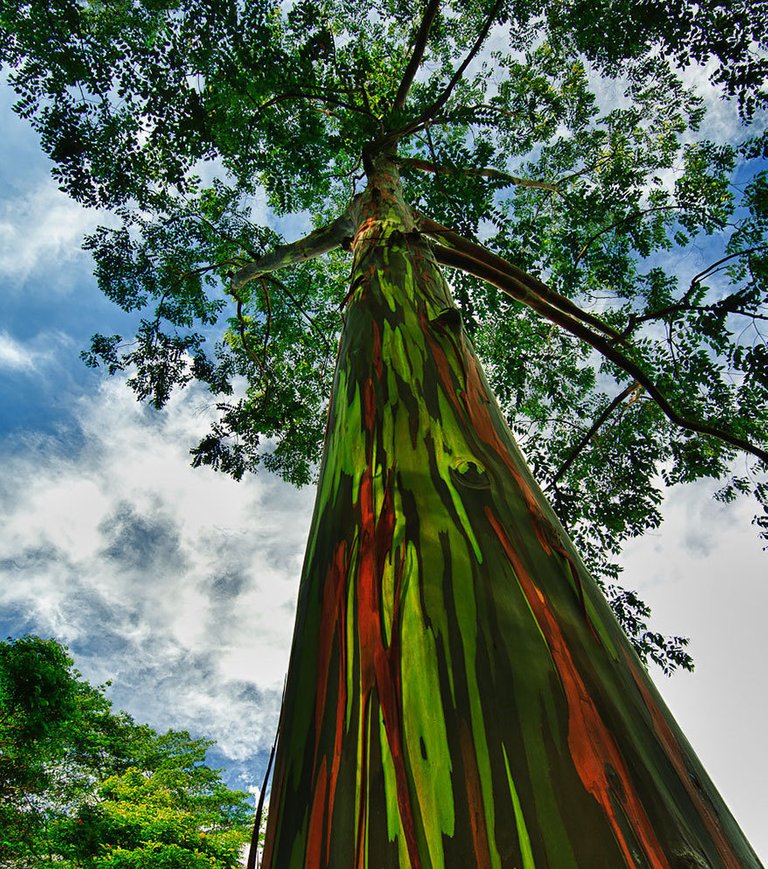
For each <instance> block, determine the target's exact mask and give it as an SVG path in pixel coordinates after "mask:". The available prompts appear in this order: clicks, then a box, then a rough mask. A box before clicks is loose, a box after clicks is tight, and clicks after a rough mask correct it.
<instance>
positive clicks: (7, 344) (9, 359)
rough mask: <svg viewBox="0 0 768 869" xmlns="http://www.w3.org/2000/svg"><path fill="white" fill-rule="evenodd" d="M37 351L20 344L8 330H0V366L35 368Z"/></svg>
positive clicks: (24, 368)
mask: <svg viewBox="0 0 768 869" xmlns="http://www.w3.org/2000/svg"><path fill="white" fill-rule="evenodd" d="M36 355H37V354H36V353H35V352H34V351H31V350H30V349H29V348H27V347H25V346H24V345H23V344H20V343H19V342H18V341H16V340H15V339H14V338H12V337H11V336H10V335H9V334H8V333H7V332H0V368H13V369H18V370H21V371H25V370H26V371H29V370H33V369H34V368H35V358H36Z"/></svg>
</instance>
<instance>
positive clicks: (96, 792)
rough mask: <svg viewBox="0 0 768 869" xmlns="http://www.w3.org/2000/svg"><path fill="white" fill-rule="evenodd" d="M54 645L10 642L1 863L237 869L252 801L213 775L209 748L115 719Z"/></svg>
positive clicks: (1, 751) (1, 679)
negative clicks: (207, 762) (208, 757)
mask: <svg viewBox="0 0 768 869" xmlns="http://www.w3.org/2000/svg"><path fill="white" fill-rule="evenodd" d="M104 688H105V686H99V687H93V686H92V685H90V684H89V683H88V682H86V681H85V680H84V679H83V678H82V676H81V675H80V674H79V673H78V672H77V670H75V669H74V667H73V661H72V658H71V657H70V656H69V654H68V652H67V650H66V648H65V647H64V646H62V645H61V644H59V643H57V642H56V641H55V640H42V639H40V638H39V637H34V636H24V637H20V638H17V639H13V640H8V641H6V642H4V643H0V862H2V865H3V866H6V867H9V869H17V867H18V869H23V867H27V866H30V867H32V866H34V867H36V869H37V867H40V866H42V865H44V864H45V865H47V864H48V863H51V864H55V865H57V866H60V867H66V869H80V867H83V869H85V867H87V869H97V867H98V869H107V867H109V869H118V867H120V869H123V867H126V869H127V867H131V869H137V867H147V869H149V867H157V866H164V867H168V869H173V867H178V869H188V867H194V869H232V867H235V866H238V865H239V864H240V853H241V851H242V847H243V845H244V843H245V842H246V841H247V839H248V828H249V826H250V821H251V816H252V808H251V806H250V802H251V800H250V798H249V796H248V795H247V794H245V793H243V792H241V791H233V790H230V789H229V788H227V787H226V786H225V785H224V783H223V782H222V780H221V777H220V775H219V772H218V771H217V770H213V769H211V768H210V767H209V766H207V764H206V762H205V760H206V751H207V750H208V748H209V747H210V746H211V745H212V744H213V743H212V742H210V741H209V740H205V739H194V738H192V737H191V736H190V735H189V734H188V733H187V732H185V731H173V730H169V731H168V732H167V733H162V734H161V733H157V732H156V731H154V730H153V729H152V728H150V727H148V726H146V725H140V724H136V723H135V722H134V721H133V719H132V718H131V717H130V716H128V715H127V714H126V713H115V712H113V711H112V708H111V704H110V702H109V700H108V699H107V697H106V696H105V693H104Z"/></svg>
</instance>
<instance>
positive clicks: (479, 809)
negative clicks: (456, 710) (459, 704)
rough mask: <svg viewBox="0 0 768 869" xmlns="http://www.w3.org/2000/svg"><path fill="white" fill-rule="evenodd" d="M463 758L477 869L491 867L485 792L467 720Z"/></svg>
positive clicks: (461, 734)
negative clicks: (483, 791)
mask: <svg viewBox="0 0 768 869" xmlns="http://www.w3.org/2000/svg"><path fill="white" fill-rule="evenodd" d="M459 739H460V743H461V760H462V762H463V764H464V785H465V787H466V789H467V806H468V808H469V822H470V826H471V828H472V848H473V850H474V852H475V860H476V861H477V862H476V865H477V869H490V867H491V854H490V852H489V850H488V828H487V827H486V824H485V812H484V811H483V793H482V790H481V788H480V773H479V771H478V769H477V761H476V759H475V745H474V742H473V740H472V734H471V733H470V731H469V727H468V725H467V723H466V721H463V720H461V721H459Z"/></svg>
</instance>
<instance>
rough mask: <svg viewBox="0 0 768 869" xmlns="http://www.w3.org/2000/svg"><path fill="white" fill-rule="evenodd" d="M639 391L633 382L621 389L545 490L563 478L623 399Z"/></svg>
mask: <svg viewBox="0 0 768 869" xmlns="http://www.w3.org/2000/svg"><path fill="white" fill-rule="evenodd" d="M639 389H640V384H639V383H638V382H637V381H636V380H633V381H632V383H630V384H629V386H628V387H627V388H626V389H623V390H622V391H621V392H620V393H619V394H618V395H617V396H616V397H615V398H614V399H613V401H612V402H611V403H610V404H609V405H608V407H606V408H605V410H604V411H603V412H602V413H601V414H600V416H598V417H597V419H596V420H595V421H594V422H593V423H592V426H591V427H590V429H589V431H588V432H587V433H586V434H585V435H584V437H582V438H581V440H580V441H579V442H578V443H577V444H576V446H575V447H574V448H573V449H572V450H571V452H570V453H569V455H568V458H567V459H566V460H565V461H564V462H563V464H562V465H560V467H559V469H558V471H557V473H556V474H555V475H554V477H552V480H551V482H550V484H549V486H548V487H547V488H551V487H552V486H554V484H555V483H556V482H557V481H558V480H559V479H560V478H561V477H562V476H563V474H564V473H565V472H566V471H567V470H568V468H570V467H571V465H572V464H573V463H574V461H576V458H577V457H578V455H579V453H580V452H581V451H582V450H583V449H584V447H585V446H586V445H587V444H588V443H589V442H590V441H591V440H592V438H593V437H594V436H595V434H596V433H597V430H598V429H599V428H600V426H601V425H603V423H604V422H605V421H606V420H607V419H608V418H609V417H610V416H611V415H612V414H613V412H614V411H615V410H616V408H617V407H618V406H619V405H620V404H621V403H622V402H623V401H624V399H625V398H628V397H629V396H630V395H632V393H633V392H634V393H636V392H637V391H638V390H639Z"/></svg>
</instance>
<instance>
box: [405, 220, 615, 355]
mask: <svg viewBox="0 0 768 869" xmlns="http://www.w3.org/2000/svg"><path fill="white" fill-rule="evenodd" d="M419 229H420V230H421V231H422V232H424V233H426V234H427V235H431V236H433V237H435V238H438V239H440V241H441V242H442V243H443V244H444V245H446V246H447V247H450V248H451V249H452V250H454V251H456V252H457V253H460V254H461V255H462V256H463V257H464V258H469V259H471V260H474V261H477V263H478V264H484V265H485V266H489V267H490V268H491V269H492V270H493V271H496V272H499V273H500V274H501V275H502V276H503V279H504V281H505V284H506V286H505V287H500V289H503V290H504V292H507V293H509V294H510V295H513V294H512V293H511V292H510V288H511V287H512V286H514V287H515V288H516V290H517V293H518V295H515V296H514V297H515V298H517V299H518V300H519V301H523V302H525V303H526V304H528V305H531V307H534V304H533V302H532V300H535V299H540V300H541V301H543V302H546V303H547V304H548V305H550V306H553V307H555V308H559V309H560V310H561V311H565V312H567V313H568V314H570V315H571V316H573V317H575V318H576V319H578V320H581V321H583V322H584V323H587V324H589V326H591V327H592V328H593V329H597V330H598V331H599V332H602V333H603V334H605V335H608V336H610V337H611V338H613V339H614V340H618V339H619V338H620V336H619V333H618V332H616V330H615V329H613V328H611V327H610V326H609V325H607V324H606V323H603V322H602V320H600V319H599V318H598V317H595V316H594V315H593V314H590V313H589V312H588V311H583V310H582V309H581V308H580V307H579V306H578V305H576V304H574V303H573V302H572V301H571V300H570V299H567V298H566V297H565V296H561V295H560V293H556V292H555V291H554V290H552V289H550V288H549V287H548V286H547V285H546V284H545V283H543V282H542V281H540V280H539V279H538V278H535V277H533V276H532V275H529V274H527V273H526V272H524V271H523V270H522V269H519V268H518V267H517V266H514V265H512V263H510V262H507V260H505V259H503V258H502V257H500V256H497V255H496V254H494V253H491V251H489V250H486V249H485V248H484V247H482V246H481V245H479V244H475V243H474V242H471V241H470V240H469V239H467V238H464V236H462V235H460V234H459V233H458V232H454V231H453V230H452V229H448V227H445V226H441V224H439V223H435V221H434V220H430V219H429V218H428V217H424V216H422V215H419ZM441 255H443V256H444V254H441ZM445 264H446V265H449V263H445ZM456 267H457V268H463V266H460V265H459V266H456ZM464 270H465V271H466V270H467V269H464ZM491 283H493V281H491ZM497 286H498V285H497Z"/></svg>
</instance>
